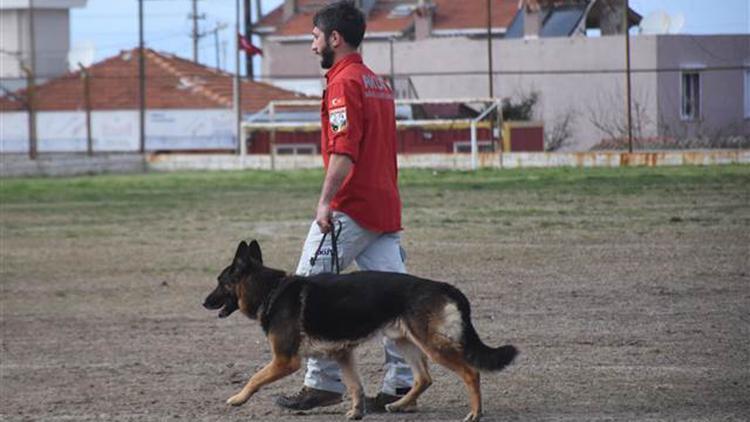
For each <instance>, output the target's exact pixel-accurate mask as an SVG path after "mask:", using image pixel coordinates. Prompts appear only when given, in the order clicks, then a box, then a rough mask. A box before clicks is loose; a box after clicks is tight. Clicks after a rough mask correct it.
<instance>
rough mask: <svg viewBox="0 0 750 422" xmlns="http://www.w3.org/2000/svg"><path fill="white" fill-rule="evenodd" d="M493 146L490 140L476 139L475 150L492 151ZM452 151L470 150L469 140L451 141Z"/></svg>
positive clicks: (467, 151) (466, 151) (464, 151)
mask: <svg viewBox="0 0 750 422" xmlns="http://www.w3.org/2000/svg"><path fill="white" fill-rule="evenodd" d="M494 150H495V148H494V147H493V145H492V142H491V141H477V152H493V151H494ZM453 152H454V153H455V152H458V153H469V152H471V141H458V142H454V143H453Z"/></svg>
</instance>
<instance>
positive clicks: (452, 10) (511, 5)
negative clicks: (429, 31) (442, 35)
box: [433, 0, 518, 29]
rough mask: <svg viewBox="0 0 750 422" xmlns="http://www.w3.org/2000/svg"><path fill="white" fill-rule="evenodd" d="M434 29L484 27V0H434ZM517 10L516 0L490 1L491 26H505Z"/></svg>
mask: <svg viewBox="0 0 750 422" xmlns="http://www.w3.org/2000/svg"><path fill="white" fill-rule="evenodd" d="M434 3H435V5H436V6H437V7H436V9H435V16H434V21H433V28H434V29H486V28H487V2H486V1H485V0H467V1H455V0H434ZM516 12H518V0H493V1H492V27H493V28H497V27H501V28H507V27H508V26H510V23H511V22H512V21H513V17H514V16H515V15H516Z"/></svg>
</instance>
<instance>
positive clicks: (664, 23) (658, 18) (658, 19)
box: [640, 10, 684, 35]
mask: <svg viewBox="0 0 750 422" xmlns="http://www.w3.org/2000/svg"><path fill="white" fill-rule="evenodd" d="M683 20H684V19H683ZM670 21H671V19H670V18H669V15H668V14H667V12H665V11H663V10H656V11H654V12H651V13H650V14H649V15H648V16H646V17H645V18H643V20H642V21H641V25H640V29H641V34H647V35H656V34H666V33H668V32H669V26H670Z"/></svg>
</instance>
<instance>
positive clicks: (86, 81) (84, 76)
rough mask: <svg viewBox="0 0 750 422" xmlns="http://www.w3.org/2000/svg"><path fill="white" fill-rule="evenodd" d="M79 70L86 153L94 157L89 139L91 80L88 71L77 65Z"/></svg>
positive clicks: (92, 144)
mask: <svg viewBox="0 0 750 422" xmlns="http://www.w3.org/2000/svg"><path fill="white" fill-rule="evenodd" d="M78 67H79V68H81V80H82V81H83V106H84V107H85V108H86V153H87V154H88V155H89V156H91V155H94V142H93V138H92V137H91V79H90V78H89V72H88V70H87V69H86V68H85V67H84V66H83V65H82V64H81V63H78Z"/></svg>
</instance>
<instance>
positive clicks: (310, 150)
mask: <svg viewBox="0 0 750 422" xmlns="http://www.w3.org/2000/svg"><path fill="white" fill-rule="evenodd" d="M316 153H317V149H316V147H315V145H313V144H281V145H276V154H278V155H314V154H316Z"/></svg>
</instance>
